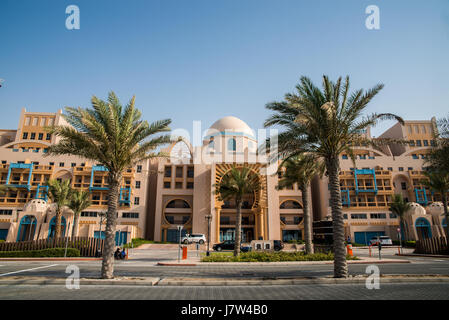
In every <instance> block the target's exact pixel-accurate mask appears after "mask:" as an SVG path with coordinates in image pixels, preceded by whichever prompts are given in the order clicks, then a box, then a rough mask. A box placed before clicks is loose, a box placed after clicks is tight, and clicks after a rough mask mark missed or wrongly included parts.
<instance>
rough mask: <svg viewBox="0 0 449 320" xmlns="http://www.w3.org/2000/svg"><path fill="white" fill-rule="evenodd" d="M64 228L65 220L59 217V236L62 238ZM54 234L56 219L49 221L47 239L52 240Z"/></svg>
mask: <svg viewBox="0 0 449 320" xmlns="http://www.w3.org/2000/svg"><path fill="white" fill-rule="evenodd" d="M65 226H66V221H65V218H64V217H61V236H62V237H64V236H65ZM55 233H56V217H53V218H52V219H51V220H50V226H49V228H48V237H49V238H54V236H55Z"/></svg>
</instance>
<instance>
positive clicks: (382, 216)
mask: <svg viewBox="0 0 449 320" xmlns="http://www.w3.org/2000/svg"><path fill="white" fill-rule="evenodd" d="M370 218H371V219H386V218H387V214H386V213H371V214H370Z"/></svg>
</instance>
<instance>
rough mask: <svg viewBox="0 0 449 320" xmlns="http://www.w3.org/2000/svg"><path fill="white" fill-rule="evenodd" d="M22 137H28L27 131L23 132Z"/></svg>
mask: <svg viewBox="0 0 449 320" xmlns="http://www.w3.org/2000/svg"><path fill="white" fill-rule="evenodd" d="M22 138H23V139H24V140H26V139H28V132H24V133H23V137H22Z"/></svg>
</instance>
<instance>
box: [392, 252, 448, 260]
mask: <svg viewBox="0 0 449 320" xmlns="http://www.w3.org/2000/svg"><path fill="white" fill-rule="evenodd" d="M395 255H396V256H398V257H426V258H446V259H449V256H444V255H438V254H420V253H417V254H414V253H413V254H412V253H411V254H397V253H396V254H395Z"/></svg>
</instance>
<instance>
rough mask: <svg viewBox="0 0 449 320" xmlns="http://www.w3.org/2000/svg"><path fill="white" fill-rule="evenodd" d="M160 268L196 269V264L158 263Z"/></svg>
mask: <svg viewBox="0 0 449 320" xmlns="http://www.w3.org/2000/svg"><path fill="white" fill-rule="evenodd" d="M157 265H158V266H164V267H196V266H197V264H196V263H169V262H167V263H166V262H158V263H157Z"/></svg>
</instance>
